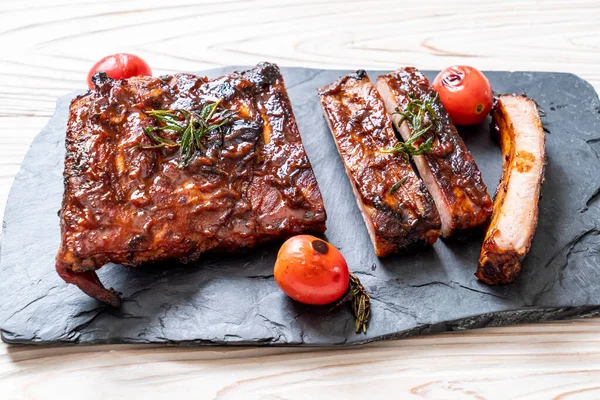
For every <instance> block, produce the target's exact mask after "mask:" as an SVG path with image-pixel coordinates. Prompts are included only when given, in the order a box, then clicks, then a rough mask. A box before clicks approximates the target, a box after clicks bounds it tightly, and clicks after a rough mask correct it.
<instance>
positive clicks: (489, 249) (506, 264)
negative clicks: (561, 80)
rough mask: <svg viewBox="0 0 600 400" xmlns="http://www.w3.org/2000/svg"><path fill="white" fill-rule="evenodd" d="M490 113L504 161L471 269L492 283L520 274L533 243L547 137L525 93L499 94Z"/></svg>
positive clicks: (537, 112)
mask: <svg viewBox="0 0 600 400" xmlns="http://www.w3.org/2000/svg"><path fill="white" fill-rule="evenodd" d="M492 117H493V127H494V129H495V131H496V133H497V134H498V135H499V138H500V145H501V148H502V156H503V158H504V164H503V167H502V179H501V181H500V184H499V185H498V191H497V193H496V198H495V199H494V213H493V216H492V222H491V224H490V226H489V228H488V231H487V234H486V236H485V240H484V242H483V247H482V248H481V254H480V257H479V267H478V269H477V272H476V273H475V275H476V276H477V278H479V279H480V280H482V281H484V282H486V283H488V284H492V285H496V284H506V283H510V282H512V281H513V280H514V279H515V278H516V277H517V276H518V275H519V272H520V271H521V261H522V260H523V258H524V257H525V256H526V255H527V252H528V251H529V247H530V246H531V240H532V238H533V234H534V232H535V228H536V225H537V219H538V201H539V198H540V189H541V185H542V182H543V180H544V165H545V139H546V137H545V135H544V130H543V129H542V122H541V120H540V117H539V111H538V108H537V106H536V104H535V102H533V100H531V99H529V98H527V97H525V96H516V95H502V96H500V98H499V99H498V103H497V104H496V106H495V108H494V110H493V111H492Z"/></svg>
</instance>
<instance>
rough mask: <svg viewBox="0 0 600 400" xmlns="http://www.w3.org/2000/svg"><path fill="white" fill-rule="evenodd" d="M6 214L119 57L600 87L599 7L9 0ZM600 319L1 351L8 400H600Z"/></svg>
mask: <svg viewBox="0 0 600 400" xmlns="http://www.w3.org/2000/svg"><path fill="white" fill-rule="evenodd" d="M0 50H1V53H0V132H1V133H0V213H2V212H3V209H4V203H5V201H6V197H7V195H8V191H9V188H10V185H11V182H12V179H13V177H14V175H15V174H16V172H17V171H18V169H19V164H20V162H21V160H22V159H23V156H24V154H25V152H26V150H27V148H28V146H29V143H30V142H31V140H32V139H33V137H34V136H35V135H36V134H37V133H38V132H39V131H40V129H41V128H42V127H43V126H44V124H45V123H46V121H47V120H48V118H49V117H50V116H51V115H52V113H53V110H54V102H55V100H56V98H57V97H58V96H60V95H62V94H65V93H67V92H69V91H72V90H78V89H82V88H84V87H85V77H86V73H87V71H88V69H89V67H90V66H91V65H92V64H93V63H94V62H95V61H96V60H97V59H99V58H101V57H102V56H104V55H106V54H110V53H115V52H132V53H136V54H139V55H141V56H142V57H144V58H145V59H146V60H147V61H148V62H149V64H150V65H151V66H152V67H153V69H154V72H155V73H156V74H162V73H170V72H175V71H198V70H202V69H205V68H209V67H213V66H218V65H227V64H238V65H239V64H254V63H256V62H258V61H262V60H269V61H274V62H277V63H279V64H280V65H287V66H310V67H325V68H329V67H331V68H347V69H351V68H359V67H362V68H379V69H385V68H390V69H391V68H395V67H397V66H399V65H403V64H411V65H415V66H417V67H422V68H431V69H439V68H442V67H444V66H446V65H449V64H453V63H466V64H470V65H474V66H476V67H479V68H481V69H495V70H540V71H569V72H574V73H576V74H579V75H580V76H582V77H583V78H586V79H588V80H589V81H590V82H592V84H593V85H594V86H595V87H596V88H597V89H598V88H600V4H599V3H598V1H597V0H590V1H572V0H571V1H564V0H561V1H544V2H538V1H533V0H530V1H518V0H517V1H501V2H500V1H490V0H479V1H477V2H473V1H466V0H464V1H447V0H438V1H420V2H414V1H410V2H408V1H369V2H367V1H353V0H293V1H278V0H259V1H252V2H250V1H243V0H212V1H210V0H209V1H197V0H169V1H156V0H144V1H125V0H117V1H115V0H85V1H81V0H54V1H45V0H20V1H13V0H5V1H1V2H0ZM599 334H600V319H589V320H577V321H571V322H559V323H546V324H537V325H527V326H516V327H507V328H486V329H481V330H477V331H470V332H463V333H453V334H441V335H432V336H428V337H420V338H411V339H405V340H397V341H390V342H383V343H375V344H371V345H367V346H362V347H355V348H347V349H341V350H336V349H310V348H291V349H290V348H287V349H286V348H222V347H220V348H215V347H213V348H172V347H157V346H91V347H62V348H49V347H28V346H7V345H4V344H2V345H0V398H2V399H6V398H15V399H23V398H30V399H41V398H49V397H57V396H59V395H60V396H61V397H62V398H64V399H70V398H88V399H89V398H98V399H100V398H102V399H106V398H110V399H113V398H118V397H129V398H131V396H136V397H141V396H144V397H148V398H153V397H161V398H164V397H165V396H169V397H170V398H179V397H190V398H194V399H204V398H219V399H230V398H244V399H255V398H265V399H307V398H309V399H310V398H314V397H315V396H316V395H320V396H322V397H326V396H327V397H328V398H330V399H346V398H359V397H360V398H365V399H368V398H371V396H373V397H374V398H376V397H391V396H392V395H393V397H394V398H427V399H433V398H440V399H451V398H469V399H507V398H515V397H519V398H543V399H547V398H557V399H558V398H560V399H574V398H600V336H599Z"/></svg>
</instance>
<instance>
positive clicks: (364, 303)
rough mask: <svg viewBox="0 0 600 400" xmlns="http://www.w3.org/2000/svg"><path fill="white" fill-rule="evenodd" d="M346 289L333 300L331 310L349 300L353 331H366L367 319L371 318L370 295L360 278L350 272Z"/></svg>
mask: <svg viewBox="0 0 600 400" xmlns="http://www.w3.org/2000/svg"><path fill="white" fill-rule="evenodd" d="M349 274H350V282H349V283H348V289H347V290H346V292H345V293H344V295H343V296H342V297H341V298H340V299H339V300H338V301H336V302H335V304H334V305H333V307H332V308H331V310H333V309H335V308H337V307H339V306H341V305H342V304H344V303H347V302H351V305H352V313H353V314H354V331H355V332H356V333H360V332H362V333H367V326H368V325H369V319H371V297H370V296H369V294H368V293H367V291H366V289H365V288H364V286H363V285H362V283H360V280H358V278H357V277H356V275H354V274H353V273H352V272H349Z"/></svg>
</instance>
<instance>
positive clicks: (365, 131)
mask: <svg viewBox="0 0 600 400" xmlns="http://www.w3.org/2000/svg"><path fill="white" fill-rule="evenodd" d="M318 93H319V97H320V99H321V106H322V108H323V112H324V114H325V117H326V119H327V122H328V124H329V128H330V129H331V133H332V134H333V138H334V141H335V143H336V145H337V148H338V151H339V153H340V156H341V158H342V161H343V163H344V166H345V168H346V173H347V175H348V178H349V180H350V183H351V184H352V188H353V190H354V194H355V196H356V201H357V203H358V206H359V208H360V210H361V212H362V215H363V218H364V220H365V224H366V225H367V228H368V230H369V234H370V236H371V240H372V242H373V246H374V247H375V253H376V254H377V256H380V257H381V256H385V255H387V254H390V253H394V252H397V251H398V250H400V249H402V248H404V247H407V246H410V245H414V244H432V243H434V242H435V241H436V240H437V238H438V237H439V229H440V220H439V216H438V214H437V211H436V210H435V207H434V204H433V200H432V199H431V196H430V195H429V193H428V192H427V190H426V188H425V186H424V185H423V182H422V181H421V180H420V179H419V178H418V177H417V175H416V174H415V172H414V171H413V170H412V167H411V165H410V163H408V162H407V161H406V159H405V158H404V157H402V156H400V155H394V154H385V153H382V150H385V149H389V148H391V147H393V146H394V145H395V144H397V143H398V140H397V139H396V136H395V134H394V129H393V127H392V123H391V120H390V118H389V116H388V114H387V112H386V110H385V106H384V104H383V101H382V99H381V97H380V96H379V94H378V93H377V90H376V89H375V87H374V86H373V84H372V83H371V81H370V80H369V77H368V76H367V74H366V72H365V71H362V70H361V71H357V72H355V73H352V74H350V75H347V76H345V77H342V78H340V79H339V80H337V81H336V82H334V83H332V84H331V85H328V86H325V87H323V88H321V89H318Z"/></svg>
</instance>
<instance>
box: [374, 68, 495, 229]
mask: <svg viewBox="0 0 600 400" xmlns="http://www.w3.org/2000/svg"><path fill="white" fill-rule="evenodd" d="M377 89H378V90H379V93H380V94H381V96H382V98H383V100H384V102H385V105H386V108H387V110H388V112H389V113H390V114H391V117H392V121H393V122H394V124H395V125H396V126H397V128H398V131H399V133H400V135H401V136H402V138H403V139H404V140H408V139H409V138H410V137H411V135H412V130H411V127H410V126H409V124H408V122H407V121H404V122H403V123H402V124H401V125H400V126H398V122H399V120H400V118H401V117H400V115H398V114H397V113H395V111H396V108H397V107H398V108H399V110H400V111H403V109H404V107H406V106H407V105H408V104H409V102H410V98H409V94H411V95H413V96H416V97H417V98H418V99H419V100H421V101H425V100H433V99H435V98H436V94H435V91H434V90H433V89H432V88H431V87H430V86H429V81H428V80H427V78H426V77H425V75H423V74H422V73H421V72H420V71H419V70H417V69H416V68H413V67H407V68H401V69H399V70H397V71H395V72H392V73H390V74H387V75H382V76H379V77H378V78H377ZM433 108H434V110H435V111H436V113H437V114H438V116H439V117H440V120H441V121H440V122H441V125H442V126H441V128H440V129H438V128H437V127H436V126H432V127H431V128H430V130H429V131H428V132H427V133H426V134H425V135H424V136H423V137H422V138H421V139H420V140H418V141H417V142H416V143H415V146H418V145H419V144H420V143H422V142H423V141H425V140H427V138H429V137H432V136H433V139H434V141H433V146H432V149H431V151H430V152H429V153H427V154H425V155H417V156H414V157H413V160H414V163H415V165H416V167H417V169H418V171H419V174H420V176H421V178H422V179H423V181H424V182H425V185H426V186H427V189H428V190H429V193H431V195H432V197H433V200H434V202H435V205H436V207H437V210H438V212H439V214H440V218H441V221H442V236H443V237H446V238H447V237H450V236H454V235H456V234H459V233H462V232H464V231H466V230H469V229H472V228H475V227H478V226H481V225H483V224H485V223H486V222H487V221H488V220H489V218H490V216H491V213H492V199H491V198H490V195H489V194H488V192H487V187H486V186H485V183H483V179H482V177H481V172H480V171H479V168H478V167H477V164H475V161H474V160H473V156H472V155H471V153H470V151H469V149H467V146H466V145H465V143H464V142H463V140H462V138H461V137H460V135H459V134H458V132H457V130H456V127H454V125H453V124H452V122H451V121H450V118H449V116H448V113H447V112H446V110H445V109H444V106H443V105H442V103H441V101H440V100H439V99H436V100H435V101H434V102H433ZM429 122H431V121H429Z"/></svg>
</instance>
